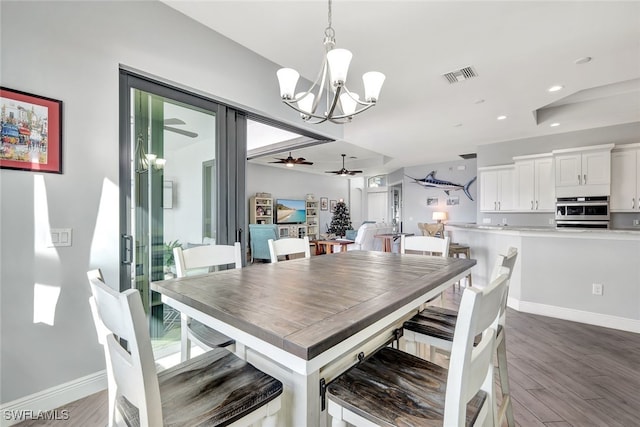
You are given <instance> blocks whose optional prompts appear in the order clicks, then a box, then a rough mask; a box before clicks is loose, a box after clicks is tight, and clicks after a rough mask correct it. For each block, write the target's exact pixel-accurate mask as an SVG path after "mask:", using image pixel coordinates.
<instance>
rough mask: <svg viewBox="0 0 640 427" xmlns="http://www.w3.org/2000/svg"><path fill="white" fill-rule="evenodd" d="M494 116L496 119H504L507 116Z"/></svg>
mask: <svg viewBox="0 0 640 427" xmlns="http://www.w3.org/2000/svg"><path fill="white" fill-rule="evenodd" d="M496 118H497V119H498V120H504V119H506V118H507V116H498V117H496Z"/></svg>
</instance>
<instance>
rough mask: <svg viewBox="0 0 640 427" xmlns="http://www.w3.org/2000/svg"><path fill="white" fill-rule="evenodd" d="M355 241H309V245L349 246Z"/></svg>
mask: <svg viewBox="0 0 640 427" xmlns="http://www.w3.org/2000/svg"><path fill="white" fill-rule="evenodd" d="M353 242H355V240H347V239H330V240H311V241H310V243H319V244H321V245H350V244H352V243H353Z"/></svg>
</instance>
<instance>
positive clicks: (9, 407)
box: [0, 370, 107, 427]
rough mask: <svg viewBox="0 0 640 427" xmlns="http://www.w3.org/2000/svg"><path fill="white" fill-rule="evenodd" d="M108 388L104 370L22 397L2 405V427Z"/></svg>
mask: <svg viewBox="0 0 640 427" xmlns="http://www.w3.org/2000/svg"><path fill="white" fill-rule="evenodd" d="M106 388H107V373H106V371H105V370H102V371H99V372H96V373H94V374H90V375H87V376H85V377H82V378H78V379H76V380H73V381H69V382H67V383H64V384H60V385H57V386H54V387H51V388H49V389H47V390H43V391H40V392H37V393H34V394H32V395H29V396H25V397H21V398H20V399H16V400H14V401H12V402H7V403H5V404H3V405H0V426H2V427H5V426H7V427H8V426H12V425H14V424H17V423H18V422H20V421H23V419H15V418H17V416H18V414H26V413H30V412H29V411H32V412H31V413H34V414H37V413H38V412H40V411H51V410H53V409H56V408H59V407H61V406H64V405H67V404H69V403H71V402H73V401H76V400H78V399H82V398H83V397H87V396H89V395H91V394H94V393H97V392H99V391H102V390H105V389H106ZM7 418H8V419H7Z"/></svg>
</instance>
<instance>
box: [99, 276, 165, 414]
mask: <svg viewBox="0 0 640 427" xmlns="http://www.w3.org/2000/svg"><path fill="white" fill-rule="evenodd" d="M87 276H88V278H89V284H90V285H91V292H92V296H91V297H90V298H89V303H90V305H91V313H92V314H93V320H94V323H95V324H96V330H97V331H98V334H99V340H100V342H101V343H104V346H105V354H106V356H107V375H108V376H109V377H110V378H109V380H108V381H109V385H110V387H109V389H110V390H112V387H111V384H115V387H114V388H113V390H117V391H116V392H115V395H114V396H111V392H110V397H109V398H110V402H109V410H110V411H111V413H110V414H109V419H110V420H113V419H114V418H117V414H114V411H115V400H116V399H119V398H120V397H124V398H126V399H127V400H128V401H129V402H131V404H133V405H134V406H136V407H137V408H138V411H139V417H140V425H141V426H160V425H162V424H163V421H162V404H161V400H160V388H159V386H158V377H157V374H156V368H155V363H154V359H153V351H152V349H151V338H150V337H149V330H148V326H147V320H146V316H145V313H144V309H143V308H142V299H141V298H140V292H138V291H137V290H135V289H129V290H126V291H124V292H122V293H119V292H117V291H115V290H113V289H111V288H110V287H108V286H107V285H106V284H105V283H104V282H103V281H102V280H101V279H100V277H101V275H99V274H96V273H95V271H94V272H89V273H88V274H87ZM121 339H123V340H126V342H127V347H128V349H125V348H124V347H123V346H122V345H121V344H120V340H121ZM127 350H128V351H127ZM112 397H113V400H112Z"/></svg>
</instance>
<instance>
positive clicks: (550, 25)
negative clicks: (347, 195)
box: [165, 0, 640, 174]
mask: <svg viewBox="0 0 640 427" xmlns="http://www.w3.org/2000/svg"><path fill="white" fill-rule="evenodd" d="M165 3H166V4H168V5H169V6H171V7H173V8H175V9H176V10H178V11H180V12H182V13H184V14H185V15H187V16H190V17H192V18H193V19H194V20H196V21H199V22H201V23H203V24H204V25H207V26H209V27H211V28H212V29H214V30H215V31H217V32H219V33H221V34H223V35H225V36H226V37H228V38H230V39H232V40H234V41H236V42H237V43H239V44H241V45H243V46H245V47H247V48H248V49H250V50H252V51H254V52H256V53H258V54H259V55H261V56H263V57H265V58H267V59H269V60H271V61H273V62H275V63H277V64H280V65H282V66H286V67H291V68H295V69H296V70H298V71H299V72H300V74H301V75H302V76H304V77H306V78H307V79H309V80H313V79H315V77H316V75H317V73H318V68H319V66H320V63H321V60H322V54H323V46H322V39H323V36H324V29H325V27H326V26H327V3H326V2H325V1H315V0H304V1H293V0H290V1H264V0H263V1H165ZM333 28H334V29H335V32H336V42H337V47H343V48H347V49H349V50H351V51H352V52H353V60H352V61H351V68H350V70H349V77H348V79H347V84H348V85H349V87H350V89H351V90H354V91H356V92H362V83H361V80H360V76H361V75H362V74H363V73H364V72H366V71H370V70H376V71H381V72H383V73H384V74H385V75H386V81H385V85H384V87H383V89H382V92H381V95H380V99H379V103H378V105H377V106H375V107H374V108H373V109H371V110H369V111H367V112H365V113H363V114H362V115H359V116H356V117H355V118H354V120H353V122H352V123H350V124H347V125H345V129H344V141H339V142H338V143H332V144H326V145H324V146H319V147H313V148H306V149H303V150H304V151H294V153H293V154H292V155H293V157H305V158H307V160H310V161H313V162H317V163H318V164H319V165H318V167H317V168H316V165H314V166H313V167H311V168H315V170H316V171H319V170H320V169H324V168H329V169H326V170H330V169H331V170H333V169H337V168H339V167H340V165H341V158H340V156H339V155H340V153H341V152H345V153H346V154H347V155H348V156H350V155H354V156H356V157H358V155H356V154H353V153H356V148H359V149H361V150H364V152H366V153H374V154H371V155H372V156H373V155H375V156H377V157H376V158H375V160H371V163H372V166H371V167H365V166H364V165H353V166H351V168H365V174H374V173H384V172H390V171H393V170H395V169H397V168H399V167H403V166H413V165H421V164H429V163H435V162H441V161H451V160H455V159H459V157H458V155H460V154H467V153H474V152H476V151H477V147H478V145H482V144H490V143H495V142H501V141H509V140H515V139H521V138H528V137H536V136H544V135H550V134H556V133H563V132H571V131H577V130H583V129H590V128H596V127H603V126H610V125H617V124H623V123H631V122H637V121H640V2H615V1H603V2H593V1H517V2H508V1H492V2H488V1H469V2H461V1H447V2H444V1H417V0H414V1H402V0H394V1H346V0H344V1H343V0H335V1H334V4H333ZM584 57H591V58H592V60H591V61H590V62H587V63H576V61H577V60H579V59H580V58H584ZM579 62H580V61H579ZM467 66H471V67H473V69H474V70H475V72H476V73H477V77H474V78H472V79H469V80H465V81H461V82H457V83H453V84H450V83H449V82H448V81H447V80H446V79H445V78H444V77H443V74H444V73H447V72H450V71H453V70H457V69H460V68H463V67H467ZM273 84H274V86H275V87H277V84H278V83H277V80H276V77H275V76H274V78H273ZM553 85H561V86H563V88H562V90H559V91H557V92H549V91H548V89H549V88H550V87H551V86H553ZM298 89H300V87H299V88H298ZM282 108H287V107H286V106H284V105H283V106H282ZM502 115H504V116H506V118H505V119H503V120H497V117H498V116H502ZM552 123H559V125H557V126H555V127H551V126H550V125H551V124H552ZM341 144H346V145H342V146H340V145H341ZM330 146H335V147H336V148H335V149H336V150H337V151H335V152H330V153H328V155H329V157H336V160H335V162H334V163H331V166H329V165H327V164H325V163H324V162H325V157H324V156H323V152H324V151H325V150H328V149H329V147H330ZM344 150H349V151H351V150H353V153H352V152H348V151H344ZM364 152H363V153H364ZM287 154H288V153H284V156H277V157H286V156H287ZM360 154H361V155H364V154H362V153H360ZM367 155H369V154H367ZM256 161H257V160H256ZM353 162H356V161H355V160H353ZM361 162H363V163H366V162H365V161H364V159H361ZM349 167H350V166H349V164H347V168H349Z"/></svg>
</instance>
